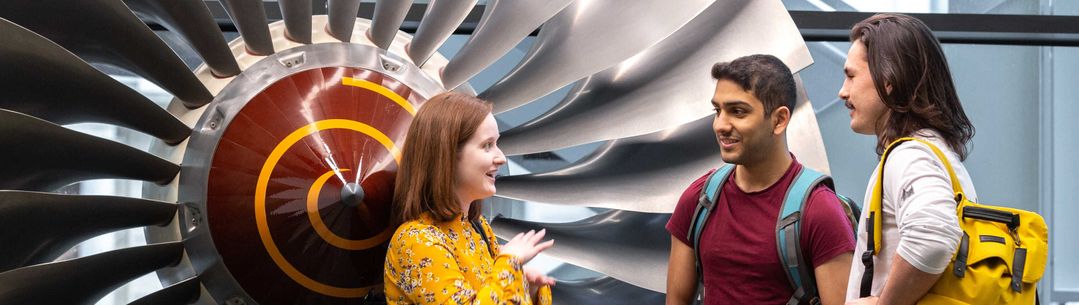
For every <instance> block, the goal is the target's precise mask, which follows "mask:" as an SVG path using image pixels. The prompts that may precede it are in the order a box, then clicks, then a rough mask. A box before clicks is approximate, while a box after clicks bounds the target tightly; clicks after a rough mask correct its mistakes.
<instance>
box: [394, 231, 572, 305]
mask: <svg viewBox="0 0 1079 305" xmlns="http://www.w3.org/2000/svg"><path fill="white" fill-rule="evenodd" d="M480 223H481V224H482V228H483V230H484V231H485V233H486V234H487V238H488V240H487V244H489V245H491V247H492V248H493V249H492V250H493V252H494V253H499V245H498V243H497V242H496V240H495V235H494V233H493V231H491V227H490V226H489V225H488V224H487V220H486V219H483V218H482V217H481V219H480ZM383 280H385V283H386V300H387V301H388V302H389V304H400V305H405V304H519V305H525V304H534V303H535V304H540V305H550V304H551V290H550V287H549V286H546V285H545V286H543V287H540V289H539V293H538V295H539V298H538V300H536V302H533V300H532V298H531V297H530V296H529V295H528V285H529V284H528V280H527V279H525V277H524V272H523V271H522V270H521V265H520V264H519V263H518V262H517V259H516V258H514V257H512V256H510V255H503V254H499V255H498V256H496V257H491V253H490V252H488V249H487V245H485V244H484V242H483V237H482V236H481V235H480V234H479V233H478V232H476V231H475V229H473V227H472V225H471V223H469V222H468V221H467V220H466V219H465V218H463V217H462V218H458V219H456V220H452V221H447V222H442V223H439V222H436V221H434V219H433V218H432V217H431V215H430V214H429V213H424V214H423V215H421V216H420V218H419V219H418V220H413V221H409V222H406V223H405V224H403V225H401V227H400V228H397V232H396V233H394V234H393V238H392V239H391V240H390V248H389V250H388V251H387V253H386V272H385V273H384V275H383Z"/></svg>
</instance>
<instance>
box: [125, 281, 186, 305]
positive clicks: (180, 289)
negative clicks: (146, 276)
mask: <svg viewBox="0 0 1079 305" xmlns="http://www.w3.org/2000/svg"><path fill="white" fill-rule="evenodd" d="M201 286H202V283H201V282H200V281H199V278H198V277H193V278H189V279H186V280H183V281H181V282H179V283H176V284H173V285H171V286H169V287H165V288H163V289H161V290H158V291H155V292H154V293H151V294H149V295H146V296H144V297H142V298H139V299H138V300H135V301H134V302H131V303H127V305H186V304H191V303H192V302H195V301H196V300H198V299H199V292H200V291H199V287H201Z"/></svg>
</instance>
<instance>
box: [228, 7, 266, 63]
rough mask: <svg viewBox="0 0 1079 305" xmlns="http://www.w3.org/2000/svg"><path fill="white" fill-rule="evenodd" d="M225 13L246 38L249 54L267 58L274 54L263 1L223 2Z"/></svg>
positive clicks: (245, 42)
mask: <svg viewBox="0 0 1079 305" xmlns="http://www.w3.org/2000/svg"><path fill="white" fill-rule="evenodd" d="M221 2H222V4H224V6H225V11H227V12H228V13H229V16H230V17H232V22H233V23H235V24H236V30H238V31H240V36H243V38H244V44H246V45H247V53H251V54H254V55H259V56H267V55H270V54H273V53H274V49H273V40H271V39H270V28H269V27H268V26H267V25H266V11H264V10H263V8H262V0H221Z"/></svg>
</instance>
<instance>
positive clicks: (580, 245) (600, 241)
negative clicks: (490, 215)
mask: <svg viewBox="0 0 1079 305" xmlns="http://www.w3.org/2000/svg"><path fill="white" fill-rule="evenodd" d="M672 204H673V203H672ZM670 217H671V215H669V214H650V213H636V212H629V211H619V210H612V211H607V212H604V213H601V214H598V215H596V216H592V217H589V218H586V219H583V220H580V221H577V222H572V223H557V224H551V223H536V222H528V221H523V220H517V219H509V218H502V217H496V218H495V219H494V220H493V221H492V222H491V227H492V228H493V229H494V230H495V235H497V236H498V237H500V238H507V237H512V236H514V235H516V234H517V233H520V232H527V231H528V230H539V229H543V228H546V229H547V237H545V238H549V239H554V240H555V246H554V247H552V248H550V249H548V250H547V251H544V252H543V253H544V254H547V255H550V256H552V257H554V258H557V259H560V260H562V261H565V262H567V263H570V264H574V265H577V266H581V267H584V268H588V269H591V270H594V271H596V272H600V273H603V274H606V275H608V276H611V277H613V278H616V279H618V280H621V281H624V282H627V283H630V284H633V285H635V286H638V287H642V288H645V289H649V290H653V291H659V292H663V291H666V286H665V285H666V280H667V257H668V256H669V255H668V253H669V250H668V247H667V245H669V244H670V243H671V236H670V235H669V234H667V231H666V230H664V229H663V226H664V225H665V224H667V220H668V219H670ZM627 234H632V237H628V235H627ZM611 253H618V255H614V256H612V255H611ZM558 286H561V285H556V286H555V287H558Z"/></svg>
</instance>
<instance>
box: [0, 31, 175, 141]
mask: <svg viewBox="0 0 1079 305" xmlns="http://www.w3.org/2000/svg"><path fill="white" fill-rule="evenodd" d="M0 37H3V38H4V43H0V70H2V71H4V72H3V73H0V90H2V91H3V92H4V95H3V98H0V108H3V109H9V110H14V111H17V112H21V113H24V114H28V115H31V116H36V117H38V118H41V119H45V120H48V121H51V122H54V123H57V124H70V123H82V122H99V123H108V124H114V125H118V126H123V127H127V128H131V129H134V130H138V131H141V132H144V133H147V134H150V135H152V136H155V137H158V138H161V139H162V140H164V141H165V142H168V143H170V144H176V143H179V142H180V141H183V140H184V139H186V138H187V136H188V135H190V134H191V128H189V127H187V126H186V125H184V124H183V122H180V120H177V119H176V118H175V117H173V116H172V114H169V113H168V112H167V111H165V110H164V109H162V108H161V107H160V106H157V105H156V104H154V103H153V102H152V101H150V100H149V99H147V98H146V97H145V96H143V95H141V94H139V93H138V92H135V90H132V89H131V88H129V87H127V86H124V85H123V84H121V83H119V82H117V81H115V80H113V79H112V78H110V77H108V76H106V75H105V74H104V73H101V71H98V70H97V69H94V68H93V67H91V66H90V65H89V64H87V63H86V62H84V61H82V60H81V59H79V58H78V57H75V55H73V54H71V53H70V52H68V51H67V50H64V49H63V48H61V47H60V46H58V45H56V44H54V43H53V42H51V41H49V40H48V39H45V38H43V37H41V36H38V35H37V34H34V33H33V32H30V31H29V30H27V29H25V28H23V27H20V26H18V25H16V24H14V23H11V22H9V21H7V20H4V19H0ZM185 73H188V72H185ZM188 74H190V73H188ZM132 113H137V114H138V115H132ZM9 151H11V150H5V152H9Z"/></svg>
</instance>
